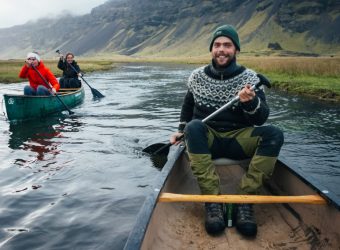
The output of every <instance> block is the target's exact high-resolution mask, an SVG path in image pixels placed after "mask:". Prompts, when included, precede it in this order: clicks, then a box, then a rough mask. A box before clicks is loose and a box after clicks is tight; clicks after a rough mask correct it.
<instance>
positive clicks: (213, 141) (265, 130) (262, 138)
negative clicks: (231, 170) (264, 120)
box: [185, 120, 283, 194]
mask: <svg viewBox="0 0 340 250" xmlns="http://www.w3.org/2000/svg"><path fill="white" fill-rule="evenodd" d="M185 142H186V145H187V150H188V154H189V159H190V164H191V168H192V171H193V174H194V175H195V176H196V177H197V181H198V184H199V187H200V189H201V192H202V194H219V193H220V189H219V177H218V175H217V173H216V172H215V166H214V165H213V162H212V160H213V159H217V158H231V159H235V160H242V159H247V158H251V161H250V164H249V167H248V170H247V172H246V173H245V175H244V176H243V177H242V180H241V183H240V185H239V193H240V194H256V193H257V192H258V190H259V189H260V188H261V186H262V185H263V181H264V180H265V179H268V178H270V176H271V174H272V172H273V170H274V166H275V163H276V160H277V157H278V155H279V152H280V149H281V146H282V144H283V134H282V132H281V130H279V129H278V128H276V127H274V126H261V127H247V128H241V129H238V130H234V131H229V132H217V131H215V130H213V129H212V128H210V127H208V126H207V125H205V124H204V123H202V121H200V120H192V121H191V122H190V123H188V124H187V126H186V128H185Z"/></svg>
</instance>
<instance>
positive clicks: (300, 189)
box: [124, 147, 340, 250]
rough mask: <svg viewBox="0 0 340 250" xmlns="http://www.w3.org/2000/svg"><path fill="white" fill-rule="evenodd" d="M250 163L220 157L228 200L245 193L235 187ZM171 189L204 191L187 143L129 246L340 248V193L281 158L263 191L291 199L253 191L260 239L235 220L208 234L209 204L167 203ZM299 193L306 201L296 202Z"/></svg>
mask: <svg viewBox="0 0 340 250" xmlns="http://www.w3.org/2000/svg"><path fill="white" fill-rule="evenodd" d="M247 163H249V161H248V162H244V161H243V162H235V161H230V160H229V161H228V160H225V159H224V160H223V159H222V160H220V159H218V161H215V165H216V170H217V172H218V174H219V176H220V181H221V190H222V194H228V195H226V196H227V198H226V199H224V202H225V203H231V201H233V198H230V200H229V198H228V197H229V196H230V197H234V199H236V200H238V199H237V198H240V196H238V195H236V186H237V183H238V181H239V180H240V178H241V176H242V175H243V173H244V168H245V167H246V166H247ZM169 193H170V194H172V195H173V196H174V197H177V196H179V194H184V196H185V197H187V198H188V197H189V198H190V197H191V196H193V195H192V194H199V188H198V185H197V181H196V180H195V178H194V177H193V175H192V172H191V170H190V166H189V161H188V157H187V155H186V153H185V150H184V147H178V148H177V149H176V150H175V151H174V152H172V153H171V155H170V156H169V160H168V161H167V163H166V165H165V166H164V168H163V169H162V171H161V172H160V176H159V177H158V178H157V180H156V183H155V185H154V186H153V189H152V192H151V194H150V195H149V196H147V198H146V200H145V203H144V205H143V206H142V208H141V210H140V212H139V214H138V216H137V220H136V223H135V225H134V227H133V229H132V231H131V232H130V234H129V237H128V239H127V241H126V244H125V247H124V249H126V250H130V249H252V250H255V249H339V246H340V230H339V228H340V213H339V210H340V202H339V198H338V197H337V196H336V195H335V194H334V193H332V192H331V191H329V190H326V189H325V188H324V187H322V186H321V185H320V184H317V182H316V181H315V180H313V179H311V177H307V178H306V177H303V175H302V172H301V171H300V170H298V168H296V167H294V166H293V164H291V163H290V164H288V163H287V161H286V160H282V159H281V158H280V159H279V160H278V162H277V164H276V167H275V170H274V173H273V176H272V178H271V179H270V181H268V182H266V183H265V185H264V188H263V190H261V194H263V195H266V196H268V197H272V198H273V197H274V198H278V199H279V198H285V197H286V198H287V197H288V201H289V203H281V202H280V201H276V202H278V203H274V202H275V199H273V202H271V201H269V202H264V203H263V204H262V202H263V201H262V200H261V197H260V196H252V197H253V202H254V203H258V202H260V204H254V210H255V216H256V220H257V224H258V233H257V236H256V238H246V237H244V236H242V235H240V234H239V233H238V232H237V231H236V228H235V227H234V226H233V225H232V224H233V223H234V222H233V221H231V223H230V226H231V227H227V228H226V229H225V231H224V232H223V233H222V234H221V235H218V236H209V235H208V234H207V233H206V231H205V228H204V203H203V202H184V201H182V202H164V201H166V199H165V197H166V196H167V195H168V194H169ZM273 195H274V196H273ZM219 196H223V195H219ZM219 196H214V197H219ZM306 196H307V197H316V198H317V200H318V201H319V202H315V203H320V204H308V203H309V202H310V203H313V202H312V199H311V200H310V201H308V200H307V201H303V200H301V199H300V198H299V197H306ZM198 197H200V198H202V199H203V198H205V197H206V196H202V195H199V196H198ZM295 197H297V200H299V201H300V202H303V203H298V202H297V201H294V199H295ZM175 200H176V199H175ZM279 200H280V199H279ZM283 200H284V199H283ZM162 201H163V202H162ZM257 201H258V202H257ZM320 201H323V202H320ZM234 202H235V201H234ZM247 202H248V201H247ZM284 202H287V200H284ZM292 202H295V203H292Z"/></svg>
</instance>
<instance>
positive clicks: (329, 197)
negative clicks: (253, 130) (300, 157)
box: [279, 157, 340, 211]
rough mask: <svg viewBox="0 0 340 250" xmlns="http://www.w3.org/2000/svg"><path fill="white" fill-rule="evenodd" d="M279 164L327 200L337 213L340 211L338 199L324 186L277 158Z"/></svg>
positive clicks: (291, 164)
mask: <svg viewBox="0 0 340 250" xmlns="http://www.w3.org/2000/svg"><path fill="white" fill-rule="evenodd" d="M279 162H280V163H281V164H283V165H284V167H285V168H286V169H287V170H288V171H289V172H290V173H291V174H293V175H294V176H296V177H297V178H299V180H301V181H302V182H303V183H305V184H306V185H307V186H309V187H310V188H312V189H313V190H314V191H315V192H317V193H318V194H319V195H320V196H322V197H323V198H324V199H326V200H327V202H329V203H330V204H332V205H333V206H334V207H335V208H336V209H337V210H338V211H340V200H339V198H338V197H337V196H336V195H335V194H334V193H333V192H331V191H329V190H328V189H327V188H326V187H325V186H323V185H322V184H321V183H320V182H319V181H317V180H316V179H314V178H313V177H311V176H310V175H306V173H304V172H302V171H301V170H300V169H299V168H298V167H296V165H295V164H293V163H292V162H290V161H288V160H287V159H282V158H281V157H280V158H279Z"/></svg>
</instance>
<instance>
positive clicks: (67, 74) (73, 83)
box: [58, 52, 82, 88]
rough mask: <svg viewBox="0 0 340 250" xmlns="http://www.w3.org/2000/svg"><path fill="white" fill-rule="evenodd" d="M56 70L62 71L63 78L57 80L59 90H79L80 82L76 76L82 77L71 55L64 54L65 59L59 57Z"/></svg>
mask: <svg viewBox="0 0 340 250" xmlns="http://www.w3.org/2000/svg"><path fill="white" fill-rule="evenodd" d="M58 68H59V69H61V70H62V71H63V76H62V77H61V78H60V80H59V82H60V86H61V88H80V86H81V81H80V80H79V79H78V76H82V75H81V73H80V68H79V66H78V64H77V62H76V61H75V60H74V54H73V53H71V52H68V53H66V56H65V59H64V56H63V55H60V58H59V62H58Z"/></svg>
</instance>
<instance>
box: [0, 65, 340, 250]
mask: <svg viewBox="0 0 340 250" xmlns="http://www.w3.org/2000/svg"><path fill="white" fill-rule="evenodd" d="M195 67H197V66H193V65H175V64H170V65H169V64H161V65H156V64H143V65H138V64H127V65H120V66H119V67H117V68H115V69H113V70H111V71H108V72H97V73H91V74H88V75H86V76H85V78H86V79H87V81H88V82H89V83H90V84H91V85H92V86H93V87H95V88H96V89H98V90H99V91H100V92H101V93H103V94H104V95H105V96H106V97H105V98H103V99H101V100H93V99H92V94H91V91H90V90H89V89H88V88H87V86H85V88H86V90H87V92H86V93H87V94H86V100H85V102H84V103H83V104H82V105H81V106H79V107H77V108H75V109H74V112H75V115H74V116H68V115H63V116H62V117H51V118H48V119H44V120H39V121H33V122H24V123H19V124H10V123H9V122H8V121H6V119H5V116H4V115H1V116H0V142H1V143H0V160H1V165H0V249H6V250H7V249H35V250H36V249H122V248H123V246H124V244H125V241H126V239H127V237H128V234H129V231H130V230H131V228H132V226H133V224H134V220H135V219H136V216H137V213H138V211H139V209H140V207H141V206H142V204H143V201H144V199H145V196H146V195H147V194H148V193H149V192H150V191H151V189H152V183H153V182H154V180H155V178H157V174H158V173H159V170H158V169H156V168H155V167H153V164H152V163H151V161H150V159H149V158H148V157H146V156H143V155H142V154H141V150H142V149H143V148H145V147H146V146H148V145H151V144H153V143H157V142H167V140H168V137H169V135H170V134H171V133H172V132H174V131H175V130H176V129H177V125H178V118H179V112H180V107H181V102H182V100H183V97H184V94H185V92H186V86H185V83H186V81H187V78H188V77H189V75H190V73H191V71H192V70H193V69H194V68H195ZM23 86H24V83H20V84H11V85H8V84H7V85H5V84H0V95H1V103H2V95H3V94H4V93H18V92H21V91H22V89H23ZM267 98H268V103H269V105H270V107H271V116H270V118H269V121H268V123H270V124H274V125H276V126H278V127H280V128H281V129H282V130H283V131H284V134H285V144H284V146H283V148H282V151H281V156H282V157H283V158H284V159H286V160H289V161H290V162H294V165H295V166H296V167H297V168H299V169H300V170H301V171H303V172H304V173H305V175H306V176H309V177H311V178H313V179H315V180H316V181H317V182H319V183H321V184H322V185H323V186H325V187H326V188H327V189H328V190H330V192H334V193H335V195H336V196H337V197H338V198H340V191H339V186H340V181H339V179H340V178H339V176H340V154H339V152H340V106H339V105H337V106H336V105H334V104H327V103H321V102H319V101H317V100H313V99H309V98H302V97H298V96H295V95H288V94H287V93H283V92H278V91H275V90H267ZM1 106H2V108H1V110H2V111H3V109H4V105H3V103H2V105H1ZM2 113H3V112H2Z"/></svg>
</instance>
